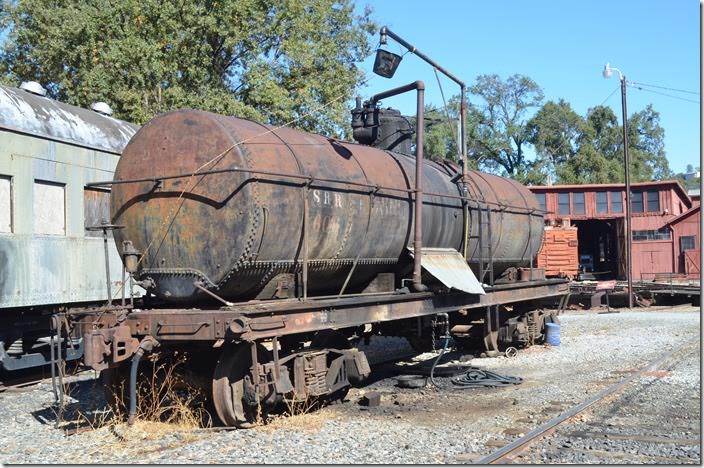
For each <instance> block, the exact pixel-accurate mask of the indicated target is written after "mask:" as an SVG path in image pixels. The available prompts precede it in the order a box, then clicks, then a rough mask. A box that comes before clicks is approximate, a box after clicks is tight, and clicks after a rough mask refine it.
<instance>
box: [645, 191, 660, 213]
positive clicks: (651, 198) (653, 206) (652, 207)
mask: <svg viewBox="0 0 704 468" xmlns="http://www.w3.org/2000/svg"><path fill="white" fill-rule="evenodd" d="M646 193H647V194H648V211H649V212H651V213H659V212H660V192H657V191H652V190H650V191H648V192H646Z"/></svg>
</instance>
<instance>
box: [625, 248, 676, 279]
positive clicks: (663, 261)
mask: <svg viewBox="0 0 704 468" xmlns="http://www.w3.org/2000/svg"><path fill="white" fill-rule="evenodd" d="M670 258H671V257H670ZM671 262H672V260H671V259H670V260H668V255H667V253H665V252H661V251H657V250H652V251H646V252H641V254H640V262H639V263H636V262H634V263H633V280H641V281H650V280H653V279H654V278H655V275H656V274H657V273H669V271H668V270H670V268H671V265H672V263H671ZM668 265H670V266H668Z"/></svg>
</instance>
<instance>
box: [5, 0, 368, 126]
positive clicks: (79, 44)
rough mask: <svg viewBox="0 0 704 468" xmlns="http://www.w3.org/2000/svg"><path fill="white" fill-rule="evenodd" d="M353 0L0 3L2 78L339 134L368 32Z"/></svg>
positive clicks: (123, 106) (69, 95) (124, 108)
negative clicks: (0, 10)
mask: <svg viewBox="0 0 704 468" xmlns="http://www.w3.org/2000/svg"><path fill="white" fill-rule="evenodd" d="M352 1H353V0H286V1H276V0H221V1H215V0H176V1H173V2H164V1H161V0H122V1H119V2H114V1H110V0H68V1H65V2H58V3H57V2H54V1H51V0H3V4H2V7H3V10H2V17H1V19H2V26H3V28H4V29H5V30H6V31H7V33H8V36H7V39H6V42H5V44H4V48H3V51H2V54H1V56H0V67H1V69H2V71H3V72H4V74H5V79H6V80H11V81H12V82H14V83H17V82H18V81H20V80H30V79H31V80H36V81H39V82H41V83H43V84H44V85H45V87H47V89H48V91H49V95H50V96H51V97H53V98H56V99H59V100H62V101H65V102H69V103H71V104H76V105H80V106H87V105H89V104H90V103H91V102H93V101H96V100H105V101H108V102H109V103H110V104H111V106H112V107H113V110H114V112H115V116H116V117H119V118H123V119H126V120H130V121H133V122H136V123H143V122H145V121H146V120H148V119H150V118H151V117H153V116H154V115H156V114H158V113H161V112H165V111H168V110H171V109H175V108H182V107H193V108H200V109H206V110H210V111H214V112H219V113H224V114H230V115H237V116H242V117H246V118H252V119H256V120H259V121H262V122H266V123H271V124H283V123H286V122H290V121H294V120H296V121H297V126H299V127H302V128H304V129H306V130H311V131H318V132H322V133H328V134H340V133H341V132H342V131H341V129H342V128H346V127H347V121H348V119H349V116H348V109H347V108H346V101H348V99H349V98H351V97H352V96H353V95H354V94H355V91H356V89H357V88H358V86H359V84H360V80H361V79H362V78H363V74H362V72H361V71H360V70H359V69H357V68H356V66H355V62H358V61H360V60H362V59H364V58H365V57H366V56H367V55H368V54H369V53H370V46H369V37H370V36H369V34H371V33H372V32H373V30H374V25H373V23H372V22H371V21H370V18H369V17H370V12H369V11H368V10H367V11H366V12H365V13H364V14H363V15H362V16H357V15H356V14H355V13H354V6H353V3H352Z"/></svg>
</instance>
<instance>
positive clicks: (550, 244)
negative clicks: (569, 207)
mask: <svg viewBox="0 0 704 468" xmlns="http://www.w3.org/2000/svg"><path fill="white" fill-rule="evenodd" d="M565 224H566V226H545V228H544V231H543V245H542V247H541V248H540V250H539V251H538V255H537V257H536V265H537V267H538V268H543V269H544V270H545V276H547V277H561V278H570V279H573V278H576V277H577V272H578V270H579V255H578V253H577V248H578V242H577V228H576V227H573V226H569V224H568V223H565Z"/></svg>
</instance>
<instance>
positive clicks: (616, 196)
mask: <svg viewBox="0 0 704 468" xmlns="http://www.w3.org/2000/svg"><path fill="white" fill-rule="evenodd" d="M609 193H610V194H611V212H612V213H623V194H622V192H609Z"/></svg>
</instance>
